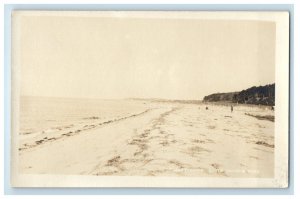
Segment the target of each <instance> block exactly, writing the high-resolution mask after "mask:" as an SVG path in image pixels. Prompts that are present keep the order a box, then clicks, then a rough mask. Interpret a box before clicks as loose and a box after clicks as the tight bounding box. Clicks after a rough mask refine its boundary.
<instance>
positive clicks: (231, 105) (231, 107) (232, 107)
mask: <svg viewBox="0 0 300 199" xmlns="http://www.w3.org/2000/svg"><path fill="white" fill-rule="evenodd" d="M232 112H233V106H232V105H231V113H232Z"/></svg>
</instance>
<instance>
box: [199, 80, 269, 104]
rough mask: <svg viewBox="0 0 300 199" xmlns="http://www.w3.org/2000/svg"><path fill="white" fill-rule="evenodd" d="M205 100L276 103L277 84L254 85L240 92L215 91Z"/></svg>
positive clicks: (204, 99)
mask: <svg viewBox="0 0 300 199" xmlns="http://www.w3.org/2000/svg"><path fill="white" fill-rule="evenodd" d="M203 101H204V102H232V103H240V104H256V105H258V104H261V105H269V106H274V105H275V84H268V85H265V86H258V87H256V86H253V87H251V88H248V89H246V90H242V91H240V92H231V93H214V94H211V95H208V96H205V97H204V98H203Z"/></svg>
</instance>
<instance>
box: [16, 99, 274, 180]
mask: <svg viewBox="0 0 300 199" xmlns="http://www.w3.org/2000/svg"><path fill="white" fill-rule="evenodd" d="M143 104H144V107H143V110H140V111H138V112H137V111H135V112H134V113H132V114H131V115H126V116H124V117H118V118H115V119H109V120H107V121H101V122H98V123H95V122H94V123H91V121H94V120H95V119H97V118H87V124H86V125H82V126H81V127H80V128H79V127H78V126H76V127H75V126H72V125H70V126H63V127H62V128H59V129H57V131H56V132H52V133H47V132H46V133H45V132H43V133H42V134H39V135H34V136H26V137H20V138H21V140H20V148H19V171H20V173H27V174H82V175H119V176H125V175H126V176H134V175H135V176H195V177H199V176H206V177H207V176H209V177H273V176H274V122H272V121H270V120H268V119H264V117H254V116H253V115H259V116H274V112H273V111H271V110H267V109H265V108H259V107H256V106H238V107H235V108H234V111H233V112H232V113H231V111H230V106H219V105H205V104H200V105H199V104H180V103H158V102H156V103H151V102H145V103H143ZM206 106H208V107H209V109H208V110H206V109H205V107H206ZM245 113H247V114H251V115H252V116H250V115H246V114H245ZM88 121H89V122H88ZM96 121H97V120H96ZM275 147H276V146H275Z"/></svg>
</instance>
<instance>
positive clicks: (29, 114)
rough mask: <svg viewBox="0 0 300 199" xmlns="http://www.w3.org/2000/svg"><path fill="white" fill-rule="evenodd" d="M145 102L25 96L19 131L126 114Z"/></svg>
mask: <svg viewBox="0 0 300 199" xmlns="http://www.w3.org/2000/svg"><path fill="white" fill-rule="evenodd" d="M145 104H146V102H142V101H135V100H129V99H126V100H103V99H75V98H54V97H28V96H22V97H21V100H20V118H19V121H20V134H21V135H27V134H33V133H39V132H47V131H51V130H52V131H53V130H54V129H56V130H60V129H61V128H64V127H74V126H76V125H86V124H92V123H96V122H103V121H108V120H111V119H118V118H121V117H127V116H130V115H131V114H135V113H140V112H142V111H144V110H146V109H147V108H146V105H145Z"/></svg>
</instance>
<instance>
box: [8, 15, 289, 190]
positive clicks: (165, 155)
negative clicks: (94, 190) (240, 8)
mask: <svg viewBox="0 0 300 199" xmlns="http://www.w3.org/2000/svg"><path fill="white" fill-rule="evenodd" d="M288 103H289V13H288V12H200V11H197V12H190V11H14V12H13V13H12V124H11V126H12V133H11V146H12V147H11V152H12V157H11V159H12V161H11V180H12V186H15V187H256V188H260V187H273V188H285V187H287V186H288V146H289V144H288V132H289V129H288V108H289V104H288Z"/></svg>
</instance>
